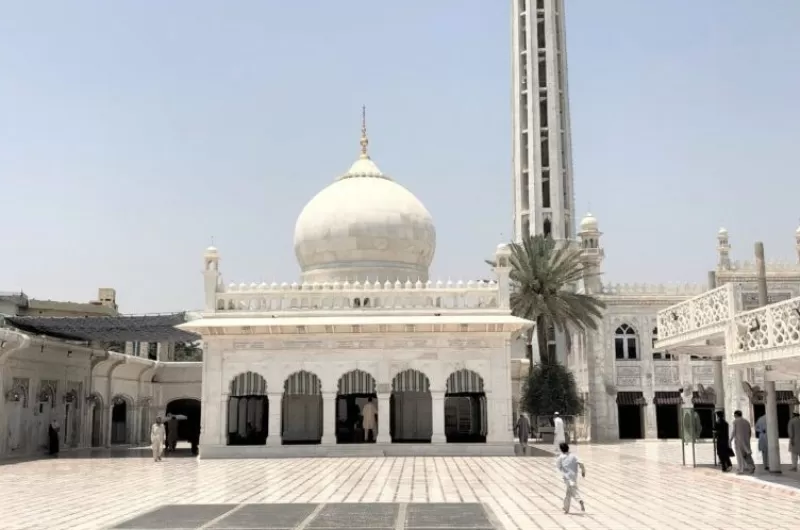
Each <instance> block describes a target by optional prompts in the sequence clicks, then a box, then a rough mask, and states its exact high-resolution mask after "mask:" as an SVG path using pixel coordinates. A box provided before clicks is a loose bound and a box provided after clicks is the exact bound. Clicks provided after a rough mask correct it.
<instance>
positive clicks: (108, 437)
mask: <svg viewBox="0 0 800 530" xmlns="http://www.w3.org/2000/svg"><path fill="white" fill-rule="evenodd" d="M113 412H114V405H113V403H112V404H111V405H109V406H108V410H107V411H106V414H105V418H103V419H104V420H106V424H105V431H106V447H111V427H112V425H113V422H112V421H111V419H112V418H113V417H114V416H113Z"/></svg>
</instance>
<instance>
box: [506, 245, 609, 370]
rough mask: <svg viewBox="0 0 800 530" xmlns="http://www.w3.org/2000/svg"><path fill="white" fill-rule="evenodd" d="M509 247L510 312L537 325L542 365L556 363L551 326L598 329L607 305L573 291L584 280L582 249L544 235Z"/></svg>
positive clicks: (563, 328)
mask: <svg viewBox="0 0 800 530" xmlns="http://www.w3.org/2000/svg"><path fill="white" fill-rule="evenodd" d="M510 247H511V258H510V265H511V273H510V277H511V312H512V313H513V314H514V315H516V316H518V317H520V318H525V319H527V320H531V321H533V322H535V323H536V326H535V327H534V331H535V333H536V343H537V345H538V346H539V355H540V358H541V362H542V363H543V364H551V363H554V362H555V359H552V358H550V355H549V352H548V348H547V331H548V329H549V328H550V327H551V326H552V327H555V328H556V329H557V330H559V331H564V330H568V329H569V328H575V327H577V328H580V329H587V328H588V329H592V330H595V329H597V323H598V320H600V319H601V318H602V316H603V313H602V309H603V308H604V307H605V304H604V303H603V302H602V301H600V300H598V299H597V298H595V297H593V296H591V295H588V294H580V293H576V292H575V291H574V289H573V286H574V285H575V284H576V283H578V282H579V281H580V280H581V279H583V278H584V270H583V266H582V264H581V259H580V258H581V253H580V250H578V249H576V248H574V247H571V246H569V245H556V243H555V242H554V241H553V240H552V239H551V238H549V237H545V236H542V235H535V236H531V237H529V238H527V239H524V240H523V241H522V243H512V244H511V245H510ZM531 360H532V359H531ZM531 369H533V363H531Z"/></svg>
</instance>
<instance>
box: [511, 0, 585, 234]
mask: <svg viewBox="0 0 800 530" xmlns="http://www.w3.org/2000/svg"><path fill="white" fill-rule="evenodd" d="M511 3H512V8H511V13H512V15H511V17H512V18H511V27H512V31H511V33H512V43H511V49H512V61H511V65H512V67H511V71H512V112H513V125H512V143H513V165H514V188H513V189H514V239H515V240H517V241H519V240H520V239H522V238H523V237H527V236H528V235H531V234H546V235H551V236H552V237H553V238H554V239H558V240H560V239H569V240H571V239H574V237H575V225H574V223H575V218H574V212H575V199H574V193H573V191H574V190H573V187H572V142H571V139H570V123H569V101H568V94H567V48H566V36H565V30H564V0H511Z"/></svg>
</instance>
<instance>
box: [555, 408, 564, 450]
mask: <svg viewBox="0 0 800 530" xmlns="http://www.w3.org/2000/svg"><path fill="white" fill-rule="evenodd" d="M553 428H554V430H553V447H554V449H555V453H556V454H558V453H559V451H560V448H559V446H560V445H561V444H563V443H566V442H567V436H566V434H564V420H563V419H561V416H559V414H558V412H556V413H555V419H553Z"/></svg>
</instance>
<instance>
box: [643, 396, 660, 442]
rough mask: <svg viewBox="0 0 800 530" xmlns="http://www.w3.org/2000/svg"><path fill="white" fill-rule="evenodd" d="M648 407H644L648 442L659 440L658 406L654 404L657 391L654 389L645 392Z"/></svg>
mask: <svg viewBox="0 0 800 530" xmlns="http://www.w3.org/2000/svg"><path fill="white" fill-rule="evenodd" d="M644 398H645V399H646V400H647V405H645V406H644V437H645V438H646V439H648V440H656V439H658V418H657V417H656V406H655V404H653V399H655V391H654V390H653V388H652V387H650V388H648V389H646V390H645V392H644Z"/></svg>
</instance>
